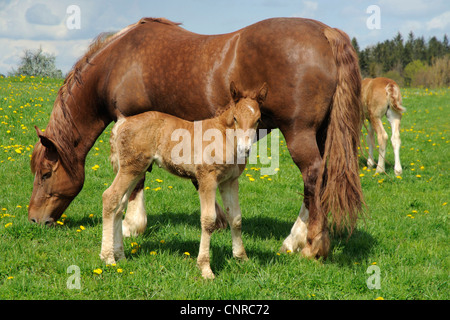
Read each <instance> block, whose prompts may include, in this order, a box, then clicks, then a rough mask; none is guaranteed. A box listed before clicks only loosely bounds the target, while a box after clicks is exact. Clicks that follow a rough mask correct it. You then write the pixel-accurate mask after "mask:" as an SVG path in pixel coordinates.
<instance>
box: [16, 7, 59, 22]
mask: <svg viewBox="0 0 450 320" xmlns="http://www.w3.org/2000/svg"><path fill="white" fill-rule="evenodd" d="M25 18H26V20H27V22H29V23H32V24H42V25H48V26H54V25H58V24H60V23H61V21H62V17H58V16H56V15H55V14H53V13H52V10H51V8H49V7H47V6H46V5H45V4H43V3H38V4H35V5H33V6H31V7H30V8H28V9H27V11H26V12H25Z"/></svg>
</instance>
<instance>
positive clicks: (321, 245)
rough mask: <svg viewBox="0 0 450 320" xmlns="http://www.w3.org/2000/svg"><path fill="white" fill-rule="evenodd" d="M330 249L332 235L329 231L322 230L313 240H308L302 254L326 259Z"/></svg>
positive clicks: (307, 256)
mask: <svg viewBox="0 0 450 320" xmlns="http://www.w3.org/2000/svg"><path fill="white" fill-rule="evenodd" d="M329 251H330V236H329V234H328V231H322V232H321V233H319V234H318V235H317V236H316V237H315V238H314V239H313V240H312V241H309V240H308V241H307V244H306V246H305V247H304V248H303V250H302V255H303V256H304V257H306V258H311V259H312V258H316V259H318V258H320V257H323V258H324V259H326V258H327V257H328V252H329Z"/></svg>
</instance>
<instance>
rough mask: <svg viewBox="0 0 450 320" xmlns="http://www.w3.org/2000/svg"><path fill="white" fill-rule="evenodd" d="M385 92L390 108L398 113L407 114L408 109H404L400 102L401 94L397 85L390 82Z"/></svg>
mask: <svg viewBox="0 0 450 320" xmlns="http://www.w3.org/2000/svg"><path fill="white" fill-rule="evenodd" d="M385 90H386V94H387V98H388V101H389V106H390V107H391V108H392V109H394V110H395V111H397V112H398V113H403V112H405V111H406V108H404V107H403V106H402V104H401V102H400V101H401V94H400V88H399V87H398V85H397V84H396V83H393V82H389V83H388V85H387V86H386V88H385Z"/></svg>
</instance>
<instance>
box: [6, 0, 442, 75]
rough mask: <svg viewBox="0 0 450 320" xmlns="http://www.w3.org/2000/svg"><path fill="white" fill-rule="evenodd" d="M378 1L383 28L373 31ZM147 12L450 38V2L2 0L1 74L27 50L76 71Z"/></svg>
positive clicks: (213, 21)
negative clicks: (91, 49) (293, 20)
mask: <svg viewBox="0 0 450 320" xmlns="http://www.w3.org/2000/svg"><path fill="white" fill-rule="evenodd" d="M70 5H76V6H78V8H79V9H80V15H79V17H80V28H79V29H69V28H68V27H67V20H68V19H69V18H70V14H68V13H67V8H68V7H69V6H70ZM371 5H376V6H378V8H379V9H380V16H379V17H380V25H379V28H377V29H369V28H368V27H367V20H368V19H369V18H370V16H371V15H372V14H373V12H369V13H367V9H368V8H369V6H371ZM141 17H165V18H168V19H170V20H173V21H176V22H181V23H183V25H182V26H183V27H184V28H186V29H188V30H190V31H193V32H197V33H201V34H220V33H227V32H232V31H235V30H237V29H240V28H243V27H245V26H247V25H249V24H252V23H255V22H257V21H260V20H263V19H267V18H272V17H305V18H312V19H316V20H319V21H322V22H324V23H326V24H328V25H329V26H332V27H337V28H340V29H342V30H344V31H345V32H347V33H348V34H349V36H350V37H356V38H357V40H358V42H359V44H360V47H362V48H364V47H366V46H368V45H371V44H375V43H377V42H379V41H384V40H386V39H392V37H393V36H394V35H395V34H396V33H397V32H398V31H400V32H401V33H402V35H403V38H404V39H406V38H407V35H408V33H409V31H413V32H414V34H415V35H416V36H424V37H425V39H428V38H429V37H431V36H436V37H437V38H438V39H439V40H442V38H443V36H444V34H447V35H448V36H450V1H449V0H341V1H339V0H223V1H222V0H147V1H144V0H127V1H119V0H112V1H103V0H97V1H89V0H0V73H3V74H6V73H7V72H8V71H11V69H12V68H16V67H17V64H18V62H19V57H20V55H21V54H22V53H23V50H24V49H37V48H39V47H42V49H43V50H44V51H45V52H49V53H53V54H55V55H56V56H57V60H56V63H57V67H58V68H60V69H62V70H63V72H67V71H69V70H70V68H71V67H72V65H73V64H74V63H75V62H76V60H77V59H78V58H79V57H80V56H81V55H82V54H83V52H84V51H85V50H86V48H87V46H88V45H89V43H90V41H91V40H92V39H93V38H94V37H95V36H96V35H97V34H98V33H100V32H103V31H118V30H120V29H122V28H124V27H126V26H127V25H129V24H131V23H134V22H136V21H137V20H139V19H140V18H141Z"/></svg>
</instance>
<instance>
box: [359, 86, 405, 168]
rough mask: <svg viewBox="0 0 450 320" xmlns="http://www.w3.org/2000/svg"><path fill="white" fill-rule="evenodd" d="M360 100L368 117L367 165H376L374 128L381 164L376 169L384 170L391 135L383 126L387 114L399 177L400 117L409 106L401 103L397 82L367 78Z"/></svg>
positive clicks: (379, 162)
mask: <svg viewBox="0 0 450 320" xmlns="http://www.w3.org/2000/svg"><path fill="white" fill-rule="evenodd" d="M361 99H362V103H363V109H364V115H365V117H366V119H367V120H369V128H368V136H367V140H368V142H369V159H368V160H367V166H368V167H369V168H372V167H373V166H374V165H375V161H374V157H373V149H374V147H375V139H374V135H373V133H374V131H375V133H376V134H377V138H378V146H379V153H378V165H377V169H376V172H379V173H381V172H384V167H385V165H384V162H385V156H386V144H387V140H388V135H387V133H386V131H385V130H384V127H383V122H382V121H381V119H382V118H383V116H384V115H386V117H387V119H388V121H389V122H390V124H391V128H392V137H391V142H392V147H393V148H394V157H395V165H394V173H395V174H396V175H397V176H399V175H401V174H402V165H401V163H400V144H401V140H400V120H401V119H402V113H403V112H405V111H406V109H405V108H404V107H403V106H402V95H401V93H400V88H399V86H398V84H397V83H396V82H395V81H394V80H391V79H388V78H375V79H370V78H365V79H364V80H363V81H362V88H361Z"/></svg>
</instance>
